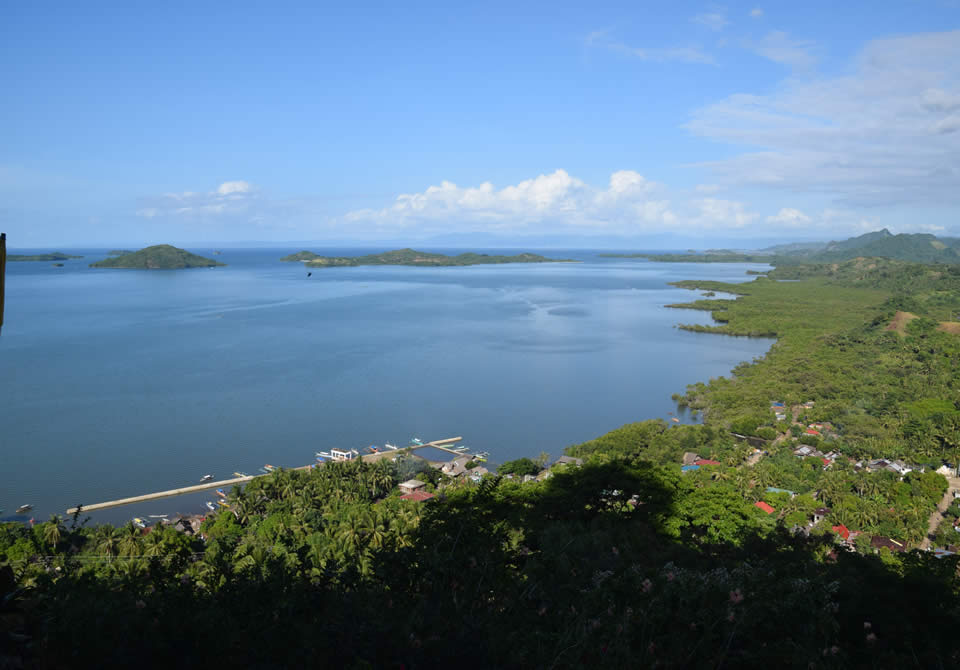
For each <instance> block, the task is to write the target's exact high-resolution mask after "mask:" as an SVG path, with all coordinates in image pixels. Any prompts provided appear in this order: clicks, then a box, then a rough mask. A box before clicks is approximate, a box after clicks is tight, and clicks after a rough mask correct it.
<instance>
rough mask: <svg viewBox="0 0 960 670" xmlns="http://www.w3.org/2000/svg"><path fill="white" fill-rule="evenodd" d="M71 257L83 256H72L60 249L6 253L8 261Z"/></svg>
mask: <svg viewBox="0 0 960 670" xmlns="http://www.w3.org/2000/svg"><path fill="white" fill-rule="evenodd" d="M72 258H83V256H73V255H71V254H65V253H63V252H62V251H54V252H53V253H50V254H32V255H27V254H8V255H7V260H8V261H67V260H70V259H72Z"/></svg>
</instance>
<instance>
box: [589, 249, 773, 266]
mask: <svg viewBox="0 0 960 670" xmlns="http://www.w3.org/2000/svg"><path fill="white" fill-rule="evenodd" d="M597 255H598V256H600V257H601V258H646V259H647V260H650V261H657V262H660V263H772V262H773V261H774V259H775V257H774V256H772V255H770V254H763V253H760V252H757V253H751V254H741V253H734V252H731V253H723V254H649V253H645V254H597Z"/></svg>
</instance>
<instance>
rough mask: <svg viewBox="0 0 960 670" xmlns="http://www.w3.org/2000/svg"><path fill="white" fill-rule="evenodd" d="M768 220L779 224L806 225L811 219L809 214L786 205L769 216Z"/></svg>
mask: <svg viewBox="0 0 960 670" xmlns="http://www.w3.org/2000/svg"><path fill="white" fill-rule="evenodd" d="M766 220H767V223H771V224H774V225H779V226H805V225H807V224H809V223H810V221H811V219H810V217H809V216H807V215H806V214H804V213H803V212H801V211H800V210H799V209H793V208H792V207H784V208H783V209H781V210H780V211H779V212H777V213H776V214H774V215H773V216H768V217H767V219H766Z"/></svg>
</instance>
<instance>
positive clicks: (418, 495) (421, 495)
mask: <svg viewBox="0 0 960 670" xmlns="http://www.w3.org/2000/svg"><path fill="white" fill-rule="evenodd" d="M433 497H434V496H433V494H432V493H427V492H426V491H414V492H413V493H406V494H404V495H402V496H400V500H416V501H417V502H423V501H424V500H430V498H433Z"/></svg>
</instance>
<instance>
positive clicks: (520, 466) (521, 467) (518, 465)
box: [497, 458, 543, 477]
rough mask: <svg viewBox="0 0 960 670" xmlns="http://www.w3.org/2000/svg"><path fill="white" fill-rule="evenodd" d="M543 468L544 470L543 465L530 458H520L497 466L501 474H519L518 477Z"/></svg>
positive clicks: (532, 473)
mask: <svg viewBox="0 0 960 670" xmlns="http://www.w3.org/2000/svg"><path fill="white" fill-rule="evenodd" d="M541 470H543V467H542V466H540V465H539V464H537V463H535V462H534V461H532V460H531V459H529V458H518V459H517V460H515V461H507V462H506V463H503V464H501V465H500V466H499V467H498V468H497V472H499V473H500V474H501V475H517V476H518V477H523V476H524V475H535V474H537V473H538V472H540V471H541Z"/></svg>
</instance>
